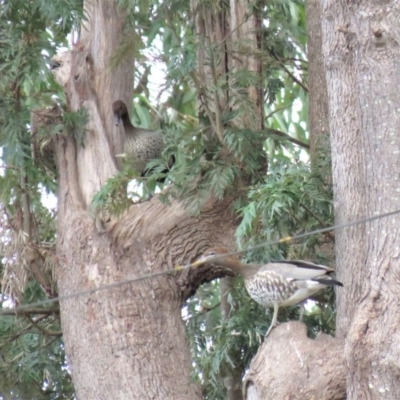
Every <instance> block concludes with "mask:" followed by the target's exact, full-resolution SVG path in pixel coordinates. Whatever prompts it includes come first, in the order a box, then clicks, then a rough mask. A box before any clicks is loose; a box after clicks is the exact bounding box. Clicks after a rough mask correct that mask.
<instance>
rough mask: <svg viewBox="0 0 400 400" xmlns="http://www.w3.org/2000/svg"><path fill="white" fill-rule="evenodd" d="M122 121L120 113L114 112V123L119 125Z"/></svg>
mask: <svg viewBox="0 0 400 400" xmlns="http://www.w3.org/2000/svg"><path fill="white" fill-rule="evenodd" d="M120 122H121V118H120V117H119V115H117V114H114V125H115V126H118V125H119V123H120Z"/></svg>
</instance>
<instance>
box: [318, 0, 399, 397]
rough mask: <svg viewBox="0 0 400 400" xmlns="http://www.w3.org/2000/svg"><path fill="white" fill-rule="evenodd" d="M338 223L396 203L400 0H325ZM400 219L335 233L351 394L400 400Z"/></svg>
mask: <svg viewBox="0 0 400 400" xmlns="http://www.w3.org/2000/svg"><path fill="white" fill-rule="evenodd" d="M322 16H323V18H322V33H323V51H324V59H325V67H326V78H327V87H328V96H329V111H330V133H331V148H332V164H333V169H332V174H333V183H334V197H335V198H334V203H335V204H334V205H335V216H336V222H337V223H339V224H340V223H343V222H344V221H348V220H356V219H359V218H365V217H368V216H373V215H377V214H380V213H384V212H388V211H393V210H396V209H399V208H400V207H399V205H400V176H399V172H398V171H399V168H400V113H399V109H400V91H399V87H400V67H399V66H400V46H399V44H400V30H399V21H400V2H399V1H397V0H392V1H380V2H377V1H351V2H349V1H332V0H323V1H322ZM399 234H400V216H392V217H390V218H385V219H379V220H376V221H373V222H370V223H366V224H363V225H358V226H355V227H352V228H348V229H343V230H341V231H339V232H337V234H336V263H337V271H338V273H337V277H338V279H339V280H340V281H341V282H343V284H344V286H345V288H344V290H339V291H337V295H338V297H337V302H338V307H337V336H338V337H340V338H345V353H344V356H345V360H346V367H347V369H346V376H347V398H348V399H391V400H392V399H399V398H400V379H399V378H400V340H399V338H400V310H399V298H400V285H399V282H400V272H399V271H400V258H399V257H400V244H399Z"/></svg>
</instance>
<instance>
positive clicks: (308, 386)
mask: <svg viewBox="0 0 400 400" xmlns="http://www.w3.org/2000/svg"><path fill="white" fill-rule="evenodd" d="M306 332H307V330H306V326H305V325H304V324H303V323H301V322H288V323H285V324H282V325H280V326H279V327H277V328H276V329H274V330H273V331H272V333H271V334H270V336H269V337H268V338H267V339H266V340H264V343H263V344H262V346H261V347H260V348H259V350H258V353H257V355H256V356H255V357H254V358H253V360H252V362H251V364H250V369H249V372H248V373H247V375H246V377H245V381H244V384H243V387H244V392H245V396H244V398H245V399H247V400H261V399H263V400H264V399H265V400H266V399H290V400H296V399H299V400H300V399H302V400H303V399H318V400H342V399H345V398H346V373H345V362H344V341H343V340H341V339H335V338H333V337H331V336H328V335H325V334H320V335H318V336H317V338H316V339H315V340H313V339H309V338H308V337H307V335H306Z"/></svg>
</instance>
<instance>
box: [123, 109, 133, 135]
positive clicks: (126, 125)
mask: <svg viewBox="0 0 400 400" xmlns="http://www.w3.org/2000/svg"><path fill="white" fill-rule="evenodd" d="M121 120H122V124H123V125H124V128H125V132H127V130H128V131H129V130H132V129H134V126H133V125H132V122H131V120H130V118H129V114H128V113H126V114H124V115H122V116H121Z"/></svg>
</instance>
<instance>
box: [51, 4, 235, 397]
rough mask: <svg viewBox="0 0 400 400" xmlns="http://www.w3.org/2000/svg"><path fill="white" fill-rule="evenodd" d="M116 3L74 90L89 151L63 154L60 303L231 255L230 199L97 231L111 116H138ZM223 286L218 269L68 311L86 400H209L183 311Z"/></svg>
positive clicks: (93, 29)
mask: <svg viewBox="0 0 400 400" xmlns="http://www.w3.org/2000/svg"><path fill="white" fill-rule="evenodd" d="M115 3H116V2H115V1H111V0H98V1H96V2H87V3H86V12H87V15H88V21H87V23H86V24H85V26H84V28H83V29H82V35H81V40H80V42H79V43H78V44H77V45H76V46H75V47H74V49H73V52H72V57H71V66H70V75H69V78H68V79H67V80H66V91H67V95H68V101H69V106H70V108H71V110H74V111H76V110H79V109H80V108H82V107H85V108H86V109H87V110H88V114H89V123H88V125H87V126H86V128H87V130H86V134H85V136H84V138H83V144H80V143H79V141H78V140H76V139H75V138H74V137H73V136H72V134H68V135H64V136H62V137H60V138H59V139H58V143H57V145H56V156H57V164H58V169H59V175H60V178H59V179H60V181H59V199H58V200H59V208H58V210H59V211H58V231H57V253H58V259H59V269H58V274H57V275H58V276H57V279H58V286H59V293H60V295H61V296H63V295H67V294H71V293H75V292H78V291H82V290H87V289H91V288H98V287H100V286H103V285H107V284H113V283H116V282H122V281H125V280H127V279H132V278H136V277H141V276H143V275H146V274H151V273H154V272H159V271H167V270H171V269H173V267H174V266H175V265H177V264H185V263H187V262H189V261H190V260H192V259H193V258H194V257H195V256H196V255H198V254H199V253H201V252H202V251H204V250H205V248H207V247H209V246H211V245H215V244H219V245H222V246H227V247H232V238H233V232H234V228H235V225H236V220H235V218H234V216H233V215H232V214H231V213H230V208H231V207H230V205H231V203H232V199H226V200H225V201H224V202H216V201H209V203H208V204H205V205H204V207H203V213H202V215H201V217H199V218H195V217H189V216H188V215H187V213H186V212H185V210H184V209H183V207H182V206H180V204H178V203H174V204H173V205H172V206H170V207H167V206H165V205H163V204H162V203H160V202H159V201H158V198H157V197H154V198H153V199H152V200H151V201H149V202H146V203H143V204H138V205H133V206H132V207H131V209H130V210H129V211H127V212H126V213H125V214H124V216H123V217H121V218H120V219H113V220H111V221H110V222H108V223H106V224H105V225H104V228H105V230H104V231H101V232H100V231H98V230H97V229H96V224H95V218H94V217H93V216H92V215H91V213H90V211H89V209H90V203H91V199H92V196H93V194H94V193H95V192H97V191H98V190H99V189H100V188H101V186H102V185H103V184H104V183H105V182H106V180H107V179H108V178H109V177H111V176H113V175H114V174H115V173H116V171H117V166H116V162H115V159H114V154H117V153H118V152H120V149H121V148H122V143H123V137H121V134H120V132H119V130H117V129H116V128H115V127H113V125H112V112H111V104H112V102H113V101H114V100H117V99H122V100H124V101H126V102H127V103H128V104H129V102H128V100H129V99H130V98H131V94H132V91H133V68H134V62H133V58H127V59H126V60H125V61H124V63H122V64H120V66H119V67H118V68H114V69H110V68H109V61H110V56H111V55H112V54H113V52H114V51H115V50H116V49H117V47H118V45H119V44H120V42H121V39H122V35H123V32H124V17H123V12H120V11H118V10H117V8H116V4H115ZM127 34H129V32H128V33H127ZM131 34H133V33H132V32H131ZM221 232H223V234H222V235H221ZM218 276H221V272H219V273H218V274H216V273H215V272H214V271H213V270H212V269H209V268H206V269H204V268H203V269H202V270H201V271H197V270H193V271H192V270H185V271H182V272H181V273H179V274H178V273H173V274H169V275H164V276H161V277H157V278H153V279H148V280H143V281H140V282H137V283H131V284H125V285H121V286H118V287H117V288H114V289H110V290H103V291H101V292H96V293H93V294H87V295H82V296H80V297H76V298H73V299H70V300H65V301H62V302H61V304H60V309H61V318H62V326H63V334H64V340H65V347H66V353H67V357H68V362H69V365H70V367H71V370H72V378H73V382H74V385H75V389H76V396H77V398H79V399H155V398H157V399H185V400H186V399H200V398H201V395H200V390H199V388H198V386H197V385H194V384H193V383H192V380H191V358H190V354H189V349H188V346H187V344H186V338H185V332H184V327H183V323H182V321H181V305H182V303H183V301H184V300H185V299H186V298H187V297H188V296H190V295H192V294H193V293H194V291H195V290H196V288H197V287H198V285H199V284H201V283H202V282H205V281H209V280H211V279H214V278H215V277H218Z"/></svg>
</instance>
